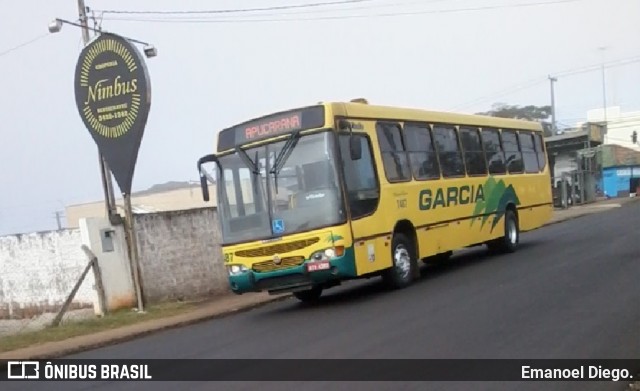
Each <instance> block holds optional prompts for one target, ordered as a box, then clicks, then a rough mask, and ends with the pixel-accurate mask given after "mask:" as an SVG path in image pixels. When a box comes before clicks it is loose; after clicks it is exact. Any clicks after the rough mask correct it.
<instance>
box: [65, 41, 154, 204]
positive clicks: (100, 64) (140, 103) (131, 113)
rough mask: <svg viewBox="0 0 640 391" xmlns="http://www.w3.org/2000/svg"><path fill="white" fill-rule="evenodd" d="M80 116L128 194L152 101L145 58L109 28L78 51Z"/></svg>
mask: <svg viewBox="0 0 640 391" xmlns="http://www.w3.org/2000/svg"><path fill="white" fill-rule="evenodd" d="M75 95H76V105H77V107H78V111H79V113H80V117H81V118H82V121H83V122H84V124H85V126H86V127H87V129H88V130H89V133H91V136H92V137H93V139H94V141H95V142H96V144H97V145H98V149H99V150H100V152H101V153H102V154H103V155H104V158H105V160H106V161H107V163H108V164H109V167H110V168H111V171H112V172H113V175H114V177H115V179H116V181H117V182H118V186H119V187H120V190H121V191H122V193H125V194H130V192H131V182H132V178H133V171H134V168H135V163H136V160H137V157H138V150H139V148H140V142H141V141H142V135H143V133H144V128H145V125H146V123H147V117H148V115H149V108H150V105H151V86H150V82H149V75H148V73H147V69H146V65H145V63H144V60H143V58H142V56H141V54H140V52H139V51H138V49H136V47H135V46H133V45H132V44H131V43H130V42H129V41H127V40H126V39H125V38H122V37H120V36H118V35H115V34H110V33H105V34H101V35H100V36H99V37H98V38H96V39H95V40H93V41H92V42H91V43H89V44H88V45H87V46H85V48H84V49H83V50H82V52H81V53H80V58H79V59H78V63H77V65H76V72H75Z"/></svg>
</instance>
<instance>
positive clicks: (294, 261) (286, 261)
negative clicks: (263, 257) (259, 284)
mask: <svg viewBox="0 0 640 391" xmlns="http://www.w3.org/2000/svg"><path fill="white" fill-rule="evenodd" d="M303 262H304V257H303V256H298V257H286V258H282V260H281V263H280V264H279V265H276V264H275V263H274V262H273V261H271V260H270V261H264V262H258V263H254V264H253V271H255V272H258V273H264V272H272V271H274V270H281V269H287V268H290V267H294V266H298V265H302V263H303Z"/></svg>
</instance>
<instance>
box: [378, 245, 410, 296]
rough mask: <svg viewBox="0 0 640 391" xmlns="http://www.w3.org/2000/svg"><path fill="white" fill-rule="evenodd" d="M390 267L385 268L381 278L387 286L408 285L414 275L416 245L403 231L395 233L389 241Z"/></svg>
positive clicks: (398, 287)
mask: <svg viewBox="0 0 640 391" xmlns="http://www.w3.org/2000/svg"><path fill="white" fill-rule="evenodd" d="M390 255H391V261H392V263H393V265H392V266H391V268H389V269H387V270H385V272H384V273H383V274H382V279H383V281H384V283H385V285H387V286H388V287H390V288H392V289H401V288H404V287H407V286H409V285H410V284H411V283H412V282H413V279H414V278H415V275H416V269H417V264H416V246H415V244H414V243H413V241H412V240H411V239H409V238H408V237H407V236H406V235H405V234H403V233H395V234H394V235H393V240H392V241H391V254H390Z"/></svg>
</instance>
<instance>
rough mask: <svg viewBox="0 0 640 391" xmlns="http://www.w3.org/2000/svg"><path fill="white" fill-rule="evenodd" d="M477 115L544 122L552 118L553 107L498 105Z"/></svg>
mask: <svg viewBox="0 0 640 391" xmlns="http://www.w3.org/2000/svg"><path fill="white" fill-rule="evenodd" d="M476 114H479V115H490V116H492V117H501V118H515V119H524V120H529V121H538V122H543V121H545V120H547V119H548V118H549V117H550V116H551V106H533V105H528V106H518V105H513V106H512V105H508V104H506V103H496V104H494V105H493V106H492V107H491V110H489V111H486V112H482V113H476Z"/></svg>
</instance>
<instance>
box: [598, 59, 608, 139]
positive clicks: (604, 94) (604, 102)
mask: <svg viewBox="0 0 640 391" xmlns="http://www.w3.org/2000/svg"><path fill="white" fill-rule="evenodd" d="M598 50H600V51H601V52H602V66H601V70H602V106H603V107H602V108H603V111H604V112H603V115H604V137H606V136H607V133H609V132H608V130H609V126H608V124H607V82H606V79H605V73H604V51H605V50H607V48H606V47H605V46H603V47H599V48H598Z"/></svg>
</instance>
